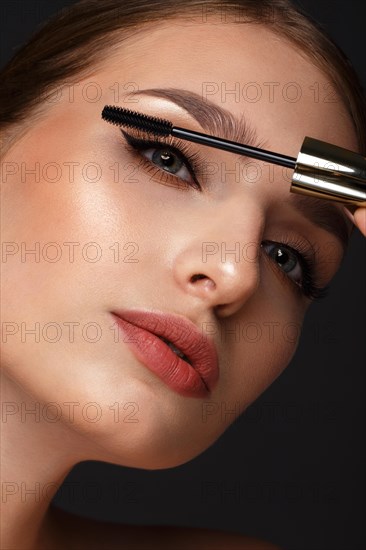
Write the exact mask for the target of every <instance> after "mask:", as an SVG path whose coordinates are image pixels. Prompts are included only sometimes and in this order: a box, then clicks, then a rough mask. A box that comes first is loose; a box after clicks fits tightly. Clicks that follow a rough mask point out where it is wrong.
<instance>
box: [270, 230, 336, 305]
mask: <svg viewBox="0 0 366 550" xmlns="http://www.w3.org/2000/svg"><path fill="white" fill-rule="evenodd" d="M264 243H270V244H277V245H278V246H283V247H286V248H288V249H289V250H291V252H293V253H294V254H295V255H296V257H297V258H298V260H299V262H300V265H301V269H302V272H303V277H302V282H301V283H296V282H295V281H294V280H293V279H291V278H290V277H289V276H288V275H287V274H286V273H285V272H284V271H283V270H282V269H281V268H280V267H279V266H277V264H276V262H275V261H272V262H271V263H272V264H274V265H275V266H276V267H278V271H279V273H280V274H281V275H282V276H283V277H284V279H285V281H288V282H289V283H290V284H291V286H292V287H293V288H294V290H295V291H296V292H298V293H299V294H300V296H306V297H307V298H308V299H310V300H312V301H319V300H322V299H323V298H325V297H326V296H327V295H328V292H329V285H327V286H324V287H321V286H319V285H318V284H317V282H316V261H315V258H314V251H313V250H312V248H311V245H310V244H309V243H308V242H307V241H304V240H303V239H301V238H300V237H297V238H293V237H290V236H288V235H281V239H279V241H269V240H267V241H264ZM265 256H266V257H267V258H268V259H269V260H270V261H271V259H270V257H269V256H268V255H267V254H265Z"/></svg>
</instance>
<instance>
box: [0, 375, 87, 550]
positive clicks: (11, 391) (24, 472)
mask: <svg viewBox="0 0 366 550" xmlns="http://www.w3.org/2000/svg"><path fill="white" fill-rule="evenodd" d="M1 401H2V412H3V414H2V422H1V486H2V506H1V507H2V514H1V524H0V531H1V534H2V535H1V543H0V547H1V548H17V549H18V550H33V549H36V548H37V547H38V546H37V545H38V542H37V541H39V540H40V538H41V537H42V533H43V532H48V530H49V524H50V521H49V518H50V516H51V514H50V509H49V508H50V503H51V501H52V499H53V497H54V495H55V494H56V492H57V490H58V489H59V487H60V486H61V484H62V482H63V480H64V479H65V477H66V476H67V474H68V473H69V472H70V470H71V469H72V467H73V466H74V465H75V464H76V463H78V462H80V461H82V460H86V456H87V455H86V454H85V450H86V449H87V443H86V444H85V445H84V446H83V453H81V452H80V449H81V445H80V435H77V434H74V432H73V431H72V429H71V427H68V426H67V425H66V424H65V423H64V422H63V421H62V420H61V419H60V420H59V419H57V420H56V421H52V415H54V416H53V418H55V413H54V408H52V407H51V406H49V407H48V408H45V406H44V405H45V404H44V403H40V402H36V401H35V400H34V399H32V397H31V396H30V395H29V394H28V393H27V392H26V391H24V389H23V388H21V387H20V386H19V385H18V384H17V383H15V382H14V381H13V380H11V379H10V378H9V377H8V376H6V375H5V374H3V373H1ZM70 449H71V451H70ZM77 450H79V453H78V452H77Z"/></svg>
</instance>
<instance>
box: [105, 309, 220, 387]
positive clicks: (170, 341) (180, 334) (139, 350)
mask: <svg viewBox="0 0 366 550" xmlns="http://www.w3.org/2000/svg"><path fill="white" fill-rule="evenodd" d="M112 314H113V316H114V317H115V320H116V322H117V324H118V326H119V328H120V330H121V332H122V334H123V342H124V343H127V344H128V346H129V347H130V349H131V350H132V352H133V353H134V355H135V356H136V358H137V359H138V360H139V361H140V362H141V363H142V364H143V365H144V366H145V367H147V368H148V369H149V370H151V371H152V372H154V373H155V374H156V375H157V376H158V377H159V378H160V379H161V380H162V381H163V382H165V383H166V384H167V386H169V387H170V388H171V389H172V390H174V391H175V392H177V393H179V394H181V395H183V396H186V397H201V398H202V397H207V396H209V395H210V393H211V391H212V390H213V388H214V387H215V385H216V383H217V381H218V378H219V367H218V358H217V353H216V348H215V345H214V343H213V342H212V341H211V340H210V339H209V338H207V336H206V335H204V334H203V333H201V332H200V330H199V329H198V328H197V327H196V325H195V324H194V323H192V322H191V321H189V320H188V319H186V318H185V317H183V316H179V315H176V314H172V313H164V312H157V311H154V312H152V311H145V310H122V311H113V312H112Z"/></svg>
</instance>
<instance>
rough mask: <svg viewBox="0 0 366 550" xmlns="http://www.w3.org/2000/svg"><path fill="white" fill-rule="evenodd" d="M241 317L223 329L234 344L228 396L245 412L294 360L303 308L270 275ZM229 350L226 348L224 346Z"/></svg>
mask: <svg viewBox="0 0 366 550" xmlns="http://www.w3.org/2000/svg"><path fill="white" fill-rule="evenodd" d="M264 278H265V279H266V280H265V281H262V284H261V286H260V289H259V290H258V293H257V294H256V296H253V299H252V300H251V302H250V303H248V304H247V307H246V308H245V312H244V313H243V317H242V318H237V319H236V320H234V319H233V320H232V321H231V322H230V324H229V325H228V326H226V327H225V328H224V329H223V334H224V338H225V334H226V339H227V341H231V342H233V344H232V346H231V347H229V350H230V351H229V354H228V357H227V360H226V364H225V367H226V368H225V371H226V372H227V373H228V374H227V377H226V376H225V383H226V384H227V391H228V394H230V395H231V396H232V399H233V400H234V401H236V400H237V401H240V403H241V410H245V409H246V408H247V407H248V406H249V405H250V404H251V403H252V402H253V401H254V400H255V399H256V398H257V397H258V396H259V395H261V393H263V391H264V390H265V389H266V388H267V387H268V386H270V385H271V384H272V382H274V380H275V379H276V378H277V377H278V376H279V375H280V374H281V373H282V372H283V370H284V369H285V368H286V366H287V365H288V364H289V362H290V360H291V358H292V357H293V355H294V353H295V351H296V348H297V345H298V342H299V338H300V334H301V328H302V323H303V319H304V314H305V310H306V306H304V305H299V303H298V301H297V300H295V299H294V298H292V297H291V294H290V291H289V290H284V288H283V286H282V283H280V282H279V281H278V280H276V278H274V277H273V274H272V275H271V274H269V275H268V276H267V277H264ZM227 347H228V346H227Z"/></svg>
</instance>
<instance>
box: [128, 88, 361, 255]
mask: <svg viewBox="0 0 366 550" xmlns="http://www.w3.org/2000/svg"><path fill="white" fill-rule="evenodd" d="M137 95H148V96H152V97H159V98H163V99H167V100H168V101H172V102H173V103H175V104H176V105H178V106H179V107H182V108H183V109H184V110H185V111H187V112H188V113H189V114H190V115H191V116H192V117H193V118H194V119H195V120H196V121H197V122H198V123H199V124H200V126H201V127H202V128H203V129H204V130H205V131H207V132H209V133H211V134H212V135H215V136H220V137H222V138H224V139H229V140H232V141H236V142H238V143H245V144H246V145H251V146H252V147H259V148H263V147H264V144H265V143H266V140H262V141H261V140H260V139H259V137H258V135H257V132H256V130H255V128H253V127H252V126H251V125H250V124H249V122H248V121H247V120H246V119H245V118H244V115H242V117H241V119H240V120H237V119H236V118H235V117H234V116H233V115H232V114H231V113H230V111H228V110H226V109H224V108H222V107H219V106H218V105H216V104H215V103H213V102H212V101H209V100H207V99H204V98H203V97H201V96H200V95H199V94H196V93H195V92H191V91H189V90H184V89H181V88H148V89H144V90H136V91H134V92H130V93H129V94H128V96H137ZM289 187H290V184H289ZM286 202H287V203H289V204H290V205H291V206H292V207H293V208H295V209H296V210H297V211H298V212H299V213H300V214H302V215H303V216H304V217H305V218H306V219H307V220H308V221H310V223H312V224H313V225H316V226H317V227H320V228H322V229H324V230H325V231H328V233H331V234H332V235H333V236H334V237H336V238H337V239H338V241H339V242H340V244H341V246H342V249H343V252H345V249H346V247H347V244H348V241H349V237H350V234H351V232H352V225H351V224H350V223H348V220H346V217H345V216H344V215H343V214H342V213H341V211H340V210H339V209H338V208H337V207H336V206H335V205H334V204H332V203H331V202H330V201H324V200H320V199H316V198H314V197H305V196H302V195H296V194H294V193H289V197H288V199H286Z"/></svg>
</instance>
